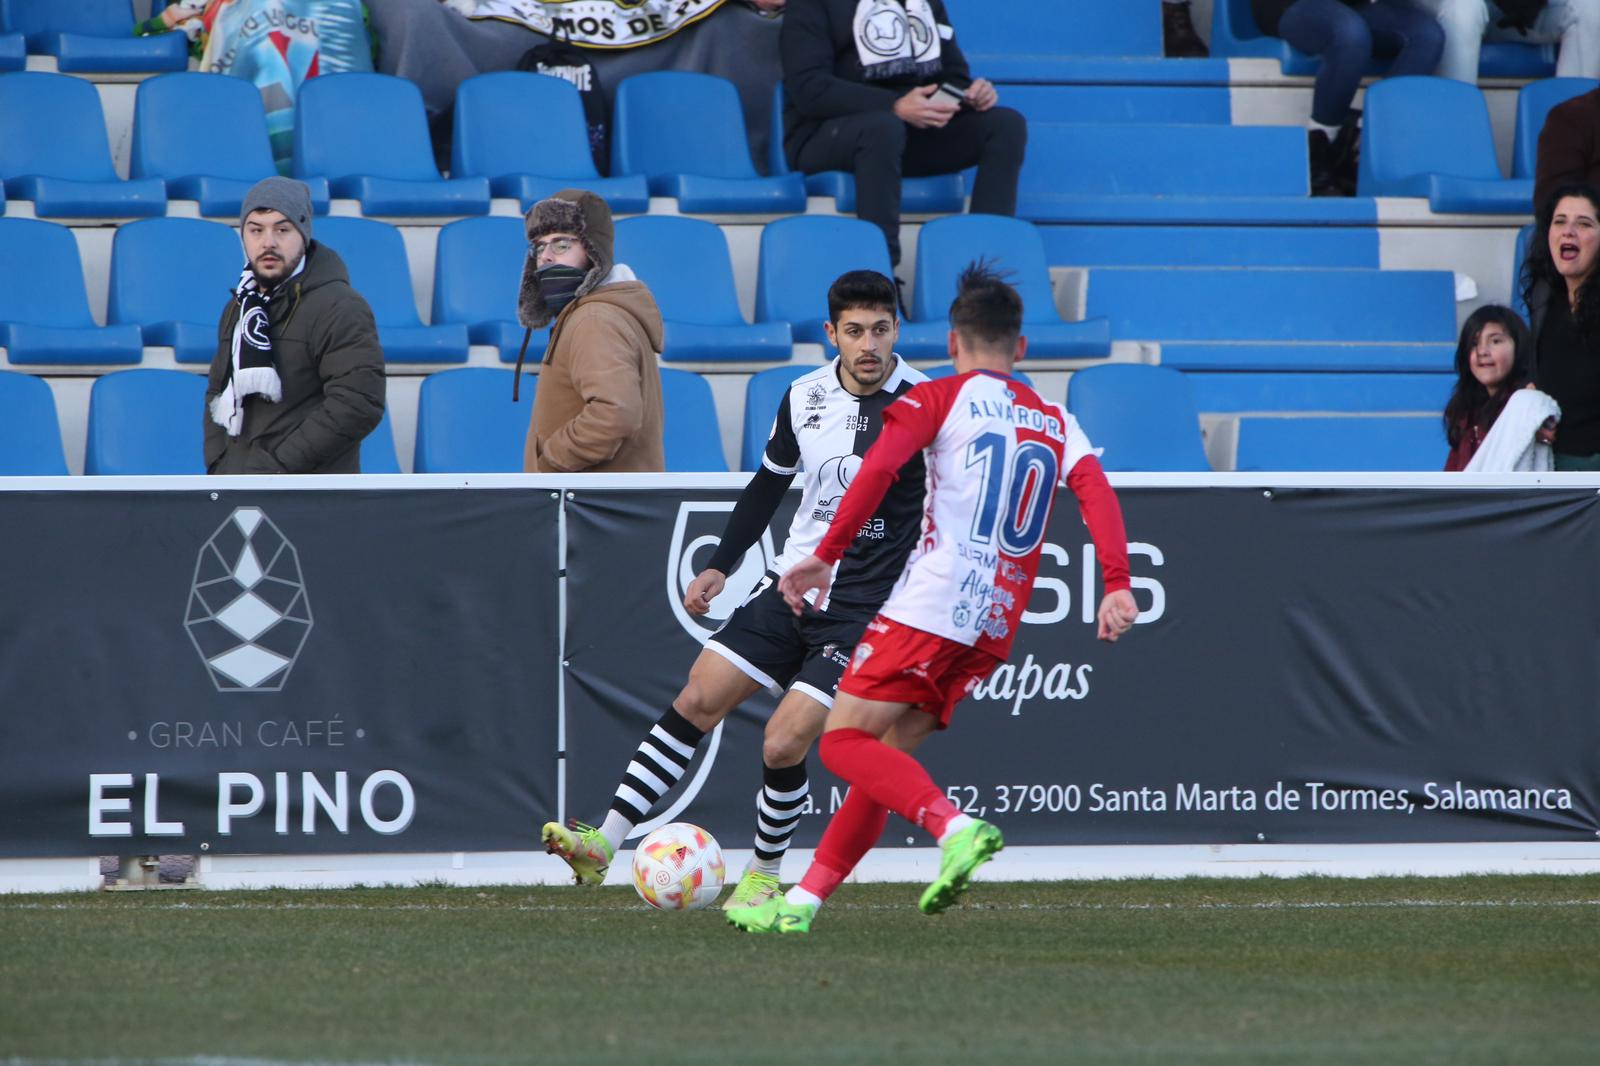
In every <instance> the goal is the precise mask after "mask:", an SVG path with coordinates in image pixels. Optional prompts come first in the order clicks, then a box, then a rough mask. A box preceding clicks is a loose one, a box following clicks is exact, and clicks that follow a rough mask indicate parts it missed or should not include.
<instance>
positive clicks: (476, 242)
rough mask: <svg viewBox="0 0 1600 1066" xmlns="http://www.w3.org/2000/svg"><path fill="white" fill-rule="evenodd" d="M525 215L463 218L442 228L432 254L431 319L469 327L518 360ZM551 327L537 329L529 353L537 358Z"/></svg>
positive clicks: (475, 337) (470, 334)
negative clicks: (521, 216)
mask: <svg viewBox="0 0 1600 1066" xmlns="http://www.w3.org/2000/svg"><path fill="white" fill-rule="evenodd" d="M524 232H525V231H524V230H523V226H522V219H520V218H504V217H500V216H496V217H493V218H464V219H461V220H460V221H459V222H452V223H450V224H449V225H448V226H445V227H444V228H443V229H441V230H440V231H439V248H438V251H437V253H436V254H435V255H434V259H433V320H434V322H436V323H441V324H442V323H447V322H458V323H460V324H462V325H464V326H466V327H467V338H468V339H469V340H470V341H471V342H472V343H473V344H492V345H494V346H495V347H496V348H498V349H499V350H500V361H501V362H503V363H514V362H516V361H517V350H518V349H519V348H520V347H521V346H522V335H523V334H524V333H525V332H526V330H524V329H523V327H522V324H521V323H520V322H518V321H517V294H518V292H519V290H520V288H521V285H522V267H523V264H524V263H525V262H526V261H527V258H528V240H527V238H526V237H525V236H524ZM549 340H550V330H549V328H548V327H547V328H545V329H536V330H534V331H533V336H532V337H530V338H529V339H528V356H529V358H531V359H532V360H533V361H534V362H538V361H539V359H540V357H541V356H542V355H543V353H544V346H545V345H546V344H547V343H548V342H549Z"/></svg>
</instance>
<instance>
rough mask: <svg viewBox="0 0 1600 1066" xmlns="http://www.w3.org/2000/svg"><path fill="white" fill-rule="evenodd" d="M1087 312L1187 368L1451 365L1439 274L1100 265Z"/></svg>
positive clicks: (1445, 291)
mask: <svg viewBox="0 0 1600 1066" xmlns="http://www.w3.org/2000/svg"><path fill="white" fill-rule="evenodd" d="M1088 313H1089V314H1091V315H1104V316H1106V317H1107V318H1109V319H1110V320H1111V333H1112V335H1113V336H1115V337H1117V338H1118V339H1119V340H1139V341H1157V342H1159V343H1160V344H1161V362H1162V364H1163V365H1165V366H1175V367H1178V368H1179V369H1183V370H1230V371H1258V370H1301V371H1319V370H1331V371H1346V372H1348V371H1387V372H1444V371H1449V370H1451V369H1452V368H1453V367H1454V365H1455V363H1454V361H1455V338H1456V317H1455V282H1454V279H1453V278H1452V277H1451V275H1450V274H1449V273H1448V272H1446V271H1410V270H1259V269H1249V268H1244V269H1228V270H1209V269H1188V270H1185V269H1157V268H1127V269H1120V268H1105V269H1096V270H1091V271H1090V272H1089V292H1088Z"/></svg>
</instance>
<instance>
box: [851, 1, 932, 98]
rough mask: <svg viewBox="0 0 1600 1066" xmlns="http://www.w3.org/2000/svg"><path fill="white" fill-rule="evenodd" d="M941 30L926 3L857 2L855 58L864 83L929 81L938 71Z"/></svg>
mask: <svg viewBox="0 0 1600 1066" xmlns="http://www.w3.org/2000/svg"><path fill="white" fill-rule="evenodd" d="M941 30H942V31H943V32H944V33H949V32H950V30H949V28H948V27H941V26H940V25H939V24H938V22H937V21H936V20H935V19H934V17H933V8H932V6H931V5H929V3H928V0H905V2H904V4H900V3H896V2H895V0H860V3H858V4H856V18H855V38H856V57H857V58H858V59H859V60H860V61H861V69H862V71H863V72H864V74H865V75H866V78H867V80H868V81H883V80H885V79H888V78H903V77H907V76H914V77H918V78H929V77H932V76H934V75H935V74H937V73H938V72H939V70H940V69H941V68H942V66H943V64H942V63H940V61H939V52H940V45H939V37H940V35H941Z"/></svg>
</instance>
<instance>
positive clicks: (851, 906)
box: [0, 897, 1600, 914]
mask: <svg viewBox="0 0 1600 1066" xmlns="http://www.w3.org/2000/svg"><path fill="white" fill-rule="evenodd" d="M168 901H170V902H168ZM163 903H164V904H166V905H163V906H158V907H155V908H145V911H148V910H151V909H154V910H160V911H182V912H184V913H192V912H195V911H220V912H238V911H262V912H279V911H307V912H316V911H341V912H344V911H371V912H382V911H390V912H407V911H420V912H432V913H454V914H480V913H481V914H488V913H494V912H501V913H509V914H526V913H533V914H545V913H548V914H622V913H627V912H628V911H629V910H641V911H643V910H647V909H648V908H647V907H646V906H645V905H644V904H643V903H640V904H639V905H638V906H637V907H634V908H628V907H595V906H592V905H589V904H578V905H576V906H567V905H564V904H559V903H517V904H513V905H511V906H498V905H495V904H489V903H485V904H483V905H481V906H473V905H471V904H450V903H397V904H392V905H388V906H385V905H383V904H372V903H251V902H248V901H246V902H239V903H189V902H185V901H182V900H172V899H171V897H163ZM1547 907H1548V908H1569V907H1600V899H1553V900H1535V899H1388V900H1261V901H1258V902H1255V903H1087V902H1086V903H986V902H984V901H983V900H982V899H981V898H979V899H972V900H968V901H967V902H966V904H965V906H964V909H965V910H968V911H1004V912H1023V911H1042V912H1065V911H1172V912H1175V913H1176V912H1179V911H1324V910H1329V911H1340V910H1417V909H1421V910H1458V909H1460V910H1479V909H1481V910H1524V909H1525V910H1538V909H1543V908H1547ZM82 909H83V904H81V903H77V902H73V903H35V902H16V903H7V902H3V901H0V911H8V910H9V911H70V910H82ZM707 909H708V910H714V908H707ZM828 909H829V910H835V911H903V910H905V909H906V905H902V904H895V903H843V902H841V903H832V904H829V905H828Z"/></svg>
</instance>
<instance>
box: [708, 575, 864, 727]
mask: <svg viewBox="0 0 1600 1066" xmlns="http://www.w3.org/2000/svg"><path fill="white" fill-rule="evenodd" d="M869 621H870V619H867V618H863V619H860V620H859V621H853V620H849V619H839V618H834V617H831V616H830V615H826V614H818V613H817V612H815V611H808V612H806V613H805V614H804V615H801V616H796V615H795V613H794V612H793V611H791V610H789V605H788V604H787V603H784V602H783V596H782V594H780V593H779V592H778V582H777V579H776V578H774V577H773V575H771V574H768V575H767V576H766V577H763V578H762V579H761V583H760V584H759V585H757V586H756V592H755V593H754V594H753V595H752V596H751V597H750V598H749V599H747V600H745V601H744V603H743V604H742V605H741V606H740V607H739V609H738V610H736V611H734V612H733V614H731V615H729V616H728V620H727V621H726V622H724V623H723V624H722V628H721V629H719V630H717V631H716V632H715V633H713V634H712V635H711V638H710V639H709V640H707V641H706V648H707V649H708V650H710V651H714V652H716V653H717V654H718V655H721V656H722V657H723V658H724V659H727V660H728V661H729V662H730V663H732V664H733V665H734V666H736V667H738V668H739V670H740V672H741V673H743V674H744V675H745V676H746V677H749V678H750V679H751V680H752V681H756V682H759V683H760V684H762V685H765V686H766V687H767V689H768V691H770V692H771V693H772V694H773V695H775V696H776V695H779V694H781V693H782V692H783V691H784V690H785V689H790V688H794V689H798V690H800V691H801V692H804V693H805V694H806V695H807V696H810V697H811V698H812V699H814V700H816V701H817V702H818V703H820V704H822V705H823V706H824V707H832V706H833V696H834V692H835V691H836V690H837V689H838V687H839V678H840V677H842V676H844V671H845V668H846V667H847V666H849V665H850V657H851V656H852V655H854V654H855V649H856V641H858V640H860V639H861V634H862V632H863V631H864V630H865V629H866V628H867V622H869Z"/></svg>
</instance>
